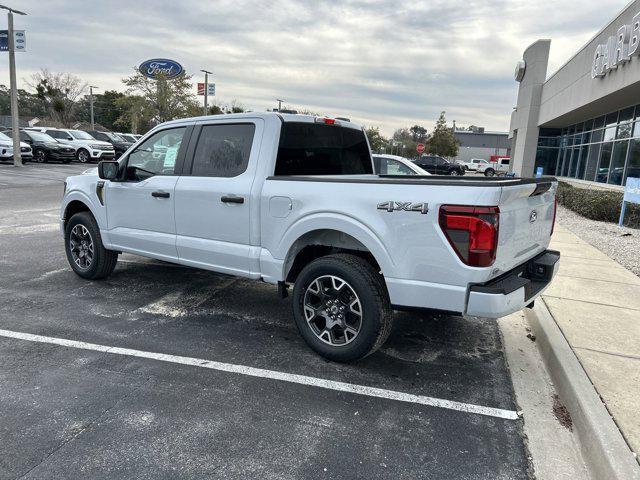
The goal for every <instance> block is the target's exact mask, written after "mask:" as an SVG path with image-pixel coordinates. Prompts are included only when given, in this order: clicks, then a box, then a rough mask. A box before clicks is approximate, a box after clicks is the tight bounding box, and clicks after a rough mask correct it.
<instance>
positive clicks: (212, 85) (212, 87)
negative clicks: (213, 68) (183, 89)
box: [198, 82, 216, 95]
mask: <svg viewBox="0 0 640 480" xmlns="http://www.w3.org/2000/svg"><path fill="white" fill-rule="evenodd" d="M215 94H216V84H215V83H208V84H207V95H215ZM198 95H204V82H199V83H198Z"/></svg>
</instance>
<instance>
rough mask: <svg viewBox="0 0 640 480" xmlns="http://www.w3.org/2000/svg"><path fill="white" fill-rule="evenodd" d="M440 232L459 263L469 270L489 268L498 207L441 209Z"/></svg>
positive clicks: (495, 238)
mask: <svg viewBox="0 0 640 480" xmlns="http://www.w3.org/2000/svg"><path fill="white" fill-rule="evenodd" d="M439 220H440V228H442V231H443V232H444V235H445V237H447V240H449V243H450V244H451V246H452V247H453V249H454V250H455V252H456V254H457V255H458V257H460V260H462V261H463V262H464V263H465V264H467V265H469V266H471V267H489V266H491V265H493V262H494V261H495V259H496V250H497V248H498V223H499V221H500V209H499V208H498V207H465V206H458V205H442V206H441V207H440V219H439Z"/></svg>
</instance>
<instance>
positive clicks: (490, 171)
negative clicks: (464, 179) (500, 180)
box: [484, 168, 496, 177]
mask: <svg viewBox="0 0 640 480" xmlns="http://www.w3.org/2000/svg"><path fill="white" fill-rule="evenodd" d="M495 174H496V171H495V170H494V169H493V168H487V169H486V170H485V171H484V176H485V177H493V176H494V175H495Z"/></svg>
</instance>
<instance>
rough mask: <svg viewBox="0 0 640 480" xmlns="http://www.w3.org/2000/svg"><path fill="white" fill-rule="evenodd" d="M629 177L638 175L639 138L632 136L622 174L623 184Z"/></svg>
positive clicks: (639, 167)
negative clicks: (627, 158)
mask: <svg viewBox="0 0 640 480" xmlns="http://www.w3.org/2000/svg"><path fill="white" fill-rule="evenodd" d="M629 177H636V178H639V177H640V139H638V138H634V139H633V140H631V142H630V145H629V161H628V163H627V171H626V172H625V175H624V184H625V185H626V183H627V178H629Z"/></svg>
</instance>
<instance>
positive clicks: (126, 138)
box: [119, 133, 138, 143]
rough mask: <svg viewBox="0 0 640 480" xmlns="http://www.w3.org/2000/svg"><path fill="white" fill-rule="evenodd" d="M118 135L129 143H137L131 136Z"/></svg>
mask: <svg viewBox="0 0 640 480" xmlns="http://www.w3.org/2000/svg"><path fill="white" fill-rule="evenodd" d="M119 135H120V136H121V137H122V138H124V139H125V140H126V141H127V142H129V143H136V142H137V141H138V140H137V139H136V138H135V137H134V136H133V135H127V134H125V133H120V134H119Z"/></svg>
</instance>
